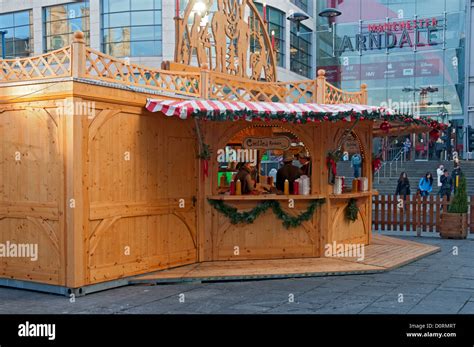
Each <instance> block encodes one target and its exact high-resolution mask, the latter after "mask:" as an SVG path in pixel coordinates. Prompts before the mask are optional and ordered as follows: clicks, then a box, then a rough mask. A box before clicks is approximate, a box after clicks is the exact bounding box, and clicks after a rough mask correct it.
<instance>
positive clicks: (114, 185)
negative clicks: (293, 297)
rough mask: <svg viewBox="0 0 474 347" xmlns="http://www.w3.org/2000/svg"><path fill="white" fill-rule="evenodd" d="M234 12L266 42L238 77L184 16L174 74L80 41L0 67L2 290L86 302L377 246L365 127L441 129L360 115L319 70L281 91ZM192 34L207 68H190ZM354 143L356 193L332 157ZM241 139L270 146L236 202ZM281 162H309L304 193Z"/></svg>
mask: <svg viewBox="0 0 474 347" xmlns="http://www.w3.org/2000/svg"><path fill="white" fill-rule="evenodd" d="M193 3H194V2H193V1H190V6H192V5H193ZM226 4H227V5H226ZM229 4H230V3H229V2H223V1H222V2H221V1H218V2H217V5H216V6H224V7H225V8H221V14H224V15H226V16H228V17H229V18H232V20H235V21H236V23H233V24H235V25H232V26H231V27H232V28H241V29H240V30H247V29H246V28H248V27H250V28H251V30H250V31H249V32H248V38H249V40H256V41H257V42H259V45H258V47H259V49H257V50H254V52H253V53H251V54H249V55H248V58H249V61H248V66H246V67H243V66H241V65H235V66H232V64H229V61H227V62H226V63H224V64H218V63H217V61H216V60H215V59H211V58H210V52H211V50H210V47H211V46H209V45H210V41H209V37H208V36H206V35H213V34H216V33H213V32H212V29H211V28H209V29H208V31H207V32H204V31H203V32H198V34H199V35H198V36H196V32H193V30H202V29H197V28H195V27H194V26H193V25H192V22H191V23H190V21H189V20H188V17H186V16H189V15H190V12H189V11H188V10H186V11H185V17H184V18H177V20H176V23H177V37H180V38H183V40H184V41H183V40H177V50H176V52H177V53H176V59H175V62H172V63H167V64H164V66H165V67H167V68H171V67H173V68H174V69H180V70H166V69H161V70H160V69H153V68H147V67H143V66H139V65H135V64H130V63H129V62H126V61H123V60H120V59H117V58H114V57H111V56H108V55H105V54H103V53H101V52H99V51H96V50H94V49H91V48H90V47H86V45H85V42H84V35H83V34H82V33H80V32H78V33H76V34H75V36H74V42H73V43H72V44H71V45H70V46H67V47H64V48H62V49H60V50H57V51H53V52H49V53H46V54H44V55H42V56H37V57H28V58H21V59H13V60H1V61H0V139H1V141H2V146H0V230H1V232H0V255H2V256H1V257H0V285H11V286H17V287H22V288H31V289H36V290H45V291H51V292H57V293H63V294H67V293H70V292H73V291H74V292H76V293H78V294H81V293H85V292H88V291H93V290H100V289H104V288H107V287H108V286H114V285H121V284H126V283H128V282H127V278H129V277H130V276H136V275H140V274H145V273H149V272H152V271H157V270H163V269H169V268H173V267H177V266H183V265H186V264H195V263H200V262H211V261H220V260H225V261H231V260H254V259H261V260H264V259H267V260H268V259H284V258H318V257H324V256H325V255H327V254H325V246H326V245H328V244H333V243H334V242H336V243H342V244H344V243H351V244H363V245H367V244H370V243H371V220H372V219H371V211H372V196H373V195H374V194H376V192H374V191H373V190H372V188H371V187H372V169H371V165H370V163H371V155H372V136H373V131H374V128H375V129H379V127H380V123H383V122H384V121H390V122H402V123H404V124H406V123H410V124H417V125H419V126H430V125H435V124H434V123H433V124H431V123H430V122H429V121H428V120H425V119H415V118H413V117H411V116H403V115H396V114H394V113H393V112H391V111H390V110H384V109H381V108H378V107H369V106H365V104H367V91H366V88H365V86H364V85H362V87H361V90H360V91H357V92H345V91H342V90H340V89H338V88H335V87H334V86H332V85H330V84H329V83H328V82H326V79H325V73H324V71H319V72H318V76H317V77H316V78H315V79H313V80H300V81H293V82H276V67H275V58H274V53H273V50H272V47H271V40H270V37H269V35H268V33H267V31H266V26H265V25H264V24H265V23H264V21H263V19H262V18H261V17H260V15H259V14H258V11H256V8H255V6H254V4H253V2H252V1H244V2H243V3H242V4H243V5H242V6H244V7H245V8H238V7H233V8H230V7H229ZM223 18H224V17H223ZM194 19H195V20H199V18H194ZM224 19H225V18H224ZM224 19H222V18H221V20H224ZM242 22H245V23H250V25H249V26H247V27H242ZM184 23H188V25H184ZM211 23H212V21H211ZM206 30H207V27H206ZM183 32H184V34H183ZM219 35H224V41H225V42H227V43H228V44H234V43H235V42H236V43H235V44H239V45H240V47H246V49H249V47H250V42H249V41H246V40H243V41H242V40H230V41H229V40H227V39H226V38H229V37H233V35H235V33H229V32H226V33H219ZM196 37H199V38H200V40H201V39H202V40H204V41H203V42H204V43H205V44H206V45H203V47H205V48H204V52H203V51H201V52H200V53H199V57H200V59H204V58H203V57H205V59H204V60H203V61H199V59H198V61H197V63H196V64H194V65H195V67H194V68H193V69H187V68H185V67H186V66H188V65H193V62H194V60H193V59H196V58H195V55H196V52H195V51H196V49H197V47H198V44H196V42H194V41H193V40H195V38H196ZM239 42H240V43H239ZM220 49H223V50H224V51H225V50H230V51H229V52H233V53H232V54H237V53H238V52H239V50H238V49H237V50H235V49H234V50H233V49H231V48H229V47H220ZM193 52H194V53H193ZM206 52H207V54H205V53H206ZM236 52H237V53H236ZM244 56H247V55H240V58H241V59H243V58H242V57H244ZM220 58H222V59H225V57H220ZM227 59H232V61H236V60H238V57H237V56H234V57H229V56H228V55H227ZM196 66H197V67H196ZM247 73H248V75H247ZM145 105H146V106H147V108H145ZM150 111H157V113H154V112H150ZM436 124H437V123H436ZM348 135H350V137H351V138H352V139H353V141H355V142H354V143H355V147H356V148H358V150H359V153H360V155H361V157H362V166H361V176H362V177H366V184H365V188H363V189H359V186H358V185H354V191H352V183H350V182H346V186H347V187H348V189H346V190H340V189H339V191H336V192H337V193H338V194H335V185H334V183H335V182H339V183H338V184H339V185H340V184H341V180H340V179H339V178H337V179H336V177H334V176H337V173H336V172H333V165H332V164H333V163H332V161H331V160H332V159H334V158H336V157H337V156H338V155H339V152H340V150H341V149H343V147H344V146H345V145H347V141H346V139H347V136H348ZM249 138H251V139H252V138H253V140H254V142H255V143H259V142H261V140H264V139H265V141H266V142H265V141H264V142H263V143H264V144H263V145H261V144H260V145H259V146H257V147H256V148H255V149H257V153H258V158H257V159H256V164H257V169H258V171H257V174H256V176H255V181H257V183H258V184H259V185H258V187H255V188H256V189H255V190H254V193H252V194H244V195H235V194H230V185H231V182H230V181H231V180H232V176H233V174H234V173H235V171H234V168H233V167H230V166H229V162H225V163H223V162H221V161H218V158H217V154H218V151H219V150H220V149H222V150H225V149H226V148H243V147H245V146H244V144H245V143H246V140H248V139H249ZM274 138H277V139H279V140H278V141H273V140H272V139H274ZM282 139H283V142H285V141H287V143H286V145H282V141H281V140H282ZM265 146H269V147H268V148H267V147H265ZM250 149H252V148H250ZM285 151H286V152H288V151H290V152H292V153H293V154H296V153H302V152H304V153H307V154H308V155H309V157H310V160H311V166H312V169H311V171H310V172H309V174H308V178H309V181H310V188H309V191H306V192H305V193H302V194H291V195H290V194H285V192H284V191H279V190H278V189H277V188H276V187H275V182H271V179H270V178H269V177H268V176H271V175H270V174H269V171H268V168H265V167H264V164H265V165H267V164H268V163H264V162H265V161H269V160H264V155H265V156H266V158H268V157H269V156H270V157H272V158H273V159H274V162H275V160H276V162H277V163H278V162H279V160H281V157H282V156H283V155H284V152H285ZM275 158H277V159H275ZM272 165H274V164H272ZM267 166H268V165H267ZM260 176H261V177H260ZM264 176H265V177H264ZM223 177H224V178H223ZM362 186H364V185H362ZM349 187H350V188H349ZM339 188H342V187H339ZM361 190H362V191H361ZM348 206H351V208H352V210H351V211H352V212H353V213H352V214H351V215H352V217H351V218H352V219H351V220H349V219H348V218H347V208H348ZM248 211H253V212H252V213H247V214H246V213H245V212H248ZM354 211H355V214H354ZM250 221H251V222H253V223H248V222H250ZM20 245H33V246H34V245H37V246H38V248H37V257H33V256H32V255H31V254H19V253H18V252H17V253H16V256H12V254H13V253H12V251H13V250H14V249H15V247H17V248H16V251H18V250H19V248H18V247H19V246H20ZM1 252H3V253H1ZM9 255H10V256H9ZM33 258H36V259H33ZM110 281H114V282H110Z"/></svg>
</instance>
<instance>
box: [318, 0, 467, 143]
mask: <svg viewBox="0 0 474 347" xmlns="http://www.w3.org/2000/svg"><path fill="white" fill-rule="evenodd" d="M317 3H318V6H319V7H318V9H317V10H318V12H319V11H321V10H323V9H325V8H328V7H336V8H337V9H338V10H340V11H341V12H342V15H340V16H339V17H336V18H334V19H329V20H328V19H327V18H318V25H317V27H318V31H320V33H319V34H318V40H317V42H318V49H317V52H318V58H317V66H318V69H320V68H322V69H325V70H326V74H327V78H328V81H329V82H331V83H333V84H335V85H337V86H338V87H340V88H343V89H345V90H358V89H359V88H360V84H361V83H366V84H367V86H368V95H369V104H373V105H386V106H389V107H392V108H394V109H398V110H400V111H402V112H403V111H404V112H413V113H415V114H420V115H429V116H432V117H438V118H440V119H441V120H444V121H447V120H451V121H453V124H455V126H459V125H462V119H463V118H464V107H463V105H464V94H465V93H464V89H465V80H464V79H465V68H466V67H465V61H464V60H465V58H464V57H465V44H466V27H467V26H466V23H465V20H466V6H467V4H466V1H465V0H403V1H401V0H329V1H325V0H324V1H318V2H317ZM330 28H333V29H334V30H329V29H330ZM461 137H462V131H460V132H459V133H458V138H457V139H456V143H457V144H458V145H457V150H459V151H462V149H463V148H462V138H461Z"/></svg>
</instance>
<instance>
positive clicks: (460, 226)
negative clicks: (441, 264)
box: [439, 212, 467, 239]
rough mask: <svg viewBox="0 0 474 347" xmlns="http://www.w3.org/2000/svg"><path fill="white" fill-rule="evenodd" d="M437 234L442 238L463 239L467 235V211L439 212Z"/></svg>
mask: <svg viewBox="0 0 474 347" xmlns="http://www.w3.org/2000/svg"><path fill="white" fill-rule="evenodd" d="M439 236H441V237H442V238H443V239H465V238H466V237H467V213H449V212H443V213H442V214H441V221H440V225H439Z"/></svg>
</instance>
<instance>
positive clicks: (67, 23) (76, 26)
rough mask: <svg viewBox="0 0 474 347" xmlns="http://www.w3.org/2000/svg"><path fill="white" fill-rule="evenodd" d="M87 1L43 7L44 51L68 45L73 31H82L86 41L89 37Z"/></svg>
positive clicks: (87, 41)
mask: <svg viewBox="0 0 474 347" xmlns="http://www.w3.org/2000/svg"><path fill="white" fill-rule="evenodd" d="M89 23H90V17H89V1H82V2H73V3H68V4H64V5H58V6H51V7H46V8H45V9H44V27H45V28H44V51H45V52H48V51H52V50H55V49H59V48H61V47H64V46H67V45H69V44H70V43H71V42H72V40H73V37H74V32H76V31H82V32H83V33H84V36H85V39H86V43H87V44H89V37H90V25H89Z"/></svg>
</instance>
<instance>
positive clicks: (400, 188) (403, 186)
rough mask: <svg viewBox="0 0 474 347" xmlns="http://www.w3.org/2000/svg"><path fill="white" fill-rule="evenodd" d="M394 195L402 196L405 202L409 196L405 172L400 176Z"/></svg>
mask: <svg viewBox="0 0 474 347" xmlns="http://www.w3.org/2000/svg"><path fill="white" fill-rule="evenodd" d="M395 195H403V200H406V198H407V195H410V181H409V180H408V176H407V173H406V172H402V173H401V174H400V178H399V179H398V184H397V189H396V190H395Z"/></svg>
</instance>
